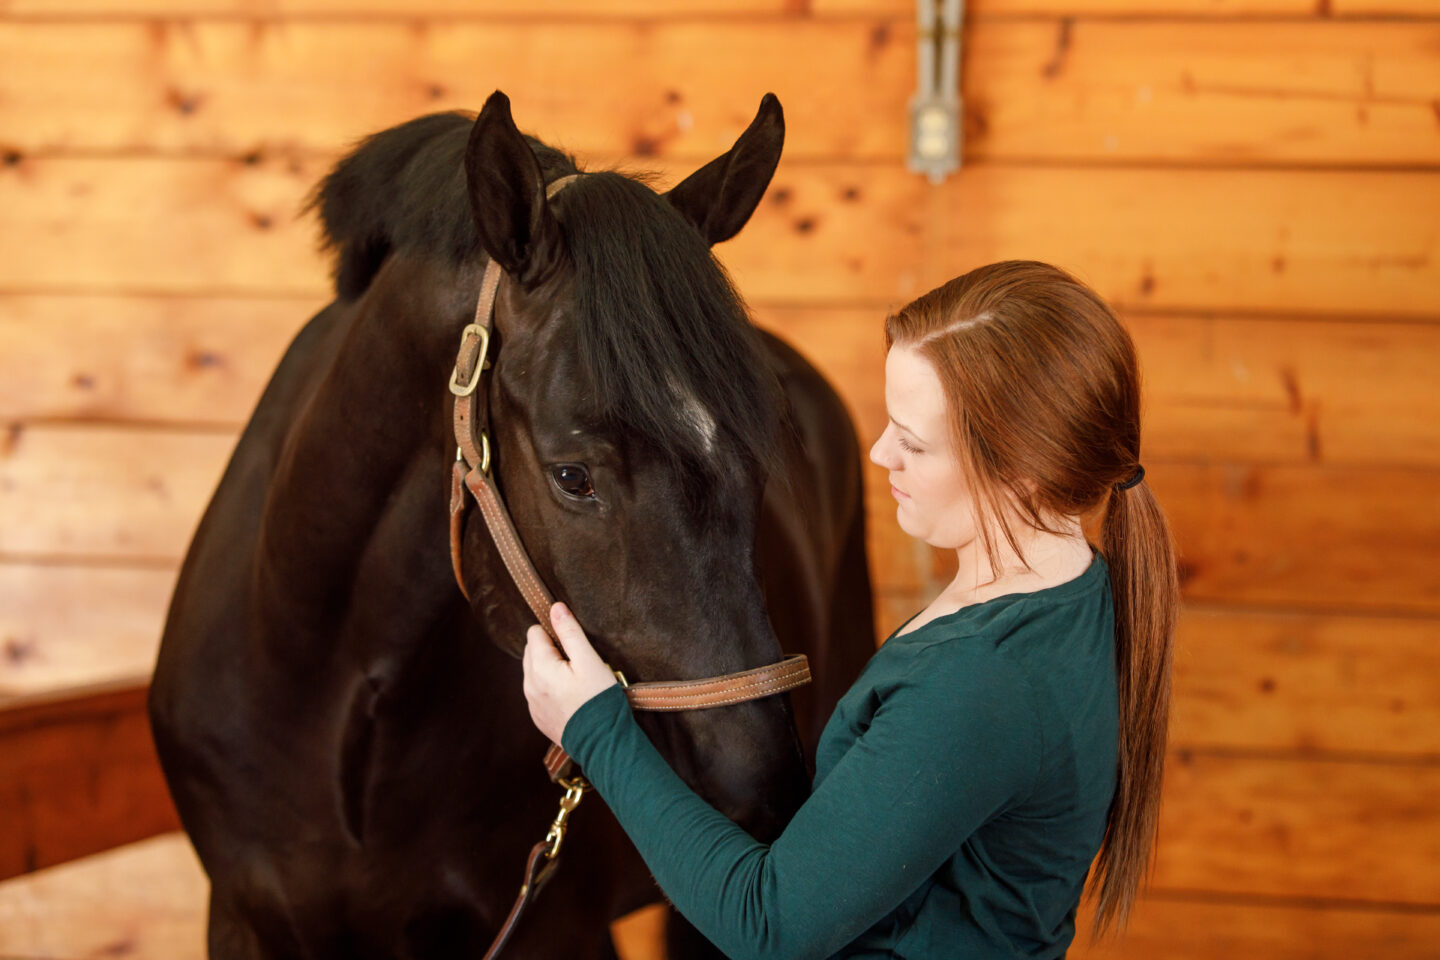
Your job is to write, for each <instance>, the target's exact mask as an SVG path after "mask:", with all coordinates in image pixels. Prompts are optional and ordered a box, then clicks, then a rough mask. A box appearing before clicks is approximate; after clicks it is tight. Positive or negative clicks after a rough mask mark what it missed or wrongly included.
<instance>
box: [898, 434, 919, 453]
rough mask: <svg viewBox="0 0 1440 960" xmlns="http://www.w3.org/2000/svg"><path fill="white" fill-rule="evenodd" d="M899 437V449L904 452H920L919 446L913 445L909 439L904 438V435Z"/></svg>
mask: <svg viewBox="0 0 1440 960" xmlns="http://www.w3.org/2000/svg"><path fill="white" fill-rule="evenodd" d="M899 439H900V449H901V450H904V451H905V452H906V453H919V452H920V448H919V447H917V446H915V445H914V444H913V443H911V442H910V441H909V440H906V439H905V438H904V437H900V438H899Z"/></svg>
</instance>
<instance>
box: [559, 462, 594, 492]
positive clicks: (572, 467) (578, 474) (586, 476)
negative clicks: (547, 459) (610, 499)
mask: <svg viewBox="0 0 1440 960" xmlns="http://www.w3.org/2000/svg"><path fill="white" fill-rule="evenodd" d="M550 477H551V479H553V480H554V481H555V485H556V486H557V487H559V488H560V490H561V492H562V493H564V494H565V495H566V496H570V497H574V498H575V499H577V500H594V499H595V485H594V484H592V483H591V482H590V471H588V470H586V469H585V468H584V467H582V466H580V465H579V464H576V463H562V464H559V465H558V466H554V467H551V468H550Z"/></svg>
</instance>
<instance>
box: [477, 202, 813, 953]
mask: <svg viewBox="0 0 1440 960" xmlns="http://www.w3.org/2000/svg"><path fill="white" fill-rule="evenodd" d="M578 178H579V175H578V174H571V175H569V176H565V177H561V178H559V179H558V180H555V181H553V182H552V183H550V184H549V185H548V186H547V187H546V188H545V197H546V199H547V200H548V199H550V198H551V197H554V196H555V194H557V193H559V192H560V191H561V190H562V189H563V188H564V187H565V186H566V185H567V184H569V183H571V182H572V181H574V180H576V179H578ZM501 273H502V271H501V269H500V265H499V264H498V263H496V262H495V260H494V259H493V258H492V259H491V260H490V262H489V263H487V264H486V265H485V276H484V277H483V278H482V279H481V281H480V297H479V302H478V303H477V304H476V305H475V319H474V321H473V322H471V323H469V324H467V325H466V327H465V329H464V330H463V331H462V332H461V334H460V352H459V354H458V355H457V356H456V358H455V372H454V373H452V374H451V375H450V392H451V394H453V395H454V397H455V409H454V416H453V418H452V419H453V423H454V428H455V444H456V450H455V462H454V463H453V464H452V465H451V468H450V565H451V567H452V568H453V570H454V572H455V582H456V583H457V584H458V585H459V586H460V592H461V593H462V594H464V595H465V598H466V599H467V600H468V599H469V598H470V594H469V592H468V591H467V590H466V589H465V577H464V574H463V571H462V569H461V559H462V557H461V541H462V538H463V534H464V527H465V504H466V503H467V500H466V497H465V491H466V490H469V491H470V495H471V497H473V498H474V500H475V502H476V503H478V504H479V505H480V513H481V515H482V516H483V517H484V518H485V525H486V527H488V528H489V531H490V536H491V538H492V539H494V541H495V546H496V548H497V549H498V550H499V552H500V558H501V559H502V560H503V561H504V563H505V568H506V570H507V571H509V573H510V579H511V580H513V581H514V583H515V586H516V588H517V589H518V590H519V591H520V595H521V596H522V597H524V598H525V603H526V605H527V606H529V608H530V612H531V613H533V614H534V615H535V619H536V620H537V621H538V622H539V624H540V625H541V626H542V627H544V628H545V632H546V633H547V634H549V635H550V639H551V640H552V641H555V642H557V644H558V640H559V638H558V637H556V636H555V630H554V628H553V627H552V626H551V625H550V606H551V604H552V603H553V602H554V600H553V597H552V595H551V593H550V591H549V589H547V588H546V586H545V584H544V582H543V581H542V580H541V579H540V576H539V574H537V573H536V572H535V566H534V564H533V563H531V562H530V556H529V554H527V553H526V552H525V545H524V544H523V543H522V542H521V541H520V535H519V534H518V533H517V532H516V531H515V524H514V522H513V521H512V520H511V519H510V512H509V511H508V510H507V509H506V508H505V501H504V500H503V499H501V497H500V490H499V488H498V487H497V486H496V485H495V478H494V475H493V473H492V470H491V468H492V466H493V464H492V462H491V446H490V433H489V409H488V394H487V391H486V389H485V387H486V384H485V370H487V369H489V367H490V362H489V361H488V360H487V359H486V354H487V353H488V352H489V350H490V323H491V319H492V318H493V315H494V311H495V295H496V293H497V292H498V291H499V289H500V275H501ZM477 425H478V426H479V427H480V430H479V432H478V434H477V433H476V429H475V428H476V426H477ZM477 437H478V442H477ZM615 676H616V678H617V679H618V680H619V681H620V684H621V686H623V687H624V688H625V695H626V698H627V699H628V700H629V701H630V706H631V708H632V709H635V710H661V711H672V710H701V709H705V708H707V707H721V706H725V705H727V704H732V703H743V702H745V701H747V700H758V699H760V698H762V697H768V696H772V695H774V694H777V693H784V692H785V691H787V690H793V689H794V688H796V687H799V686H801V685H803V684H806V683H809V682H810V664H809V661H808V660H806V658H805V657H804V655H796V656H788V657H785V658H784V659H782V660H781V661H780V662H779V663H772V664H770V665H769V666H764V667H756V668H754V669H752V670H742V671H740V672H738V673H728V674H724V675H723V676H718V677H706V678H704V679H699V680H679V681H669V682H657V681H651V682H643V683H627V682H626V680H625V677H624V675H623V674H621V673H619V671H616V674H615ZM573 766H574V764H573V762H572V761H571V759H570V757H569V756H568V755H566V753H565V751H564V750H563V749H561V748H560V746H559V745H557V744H553V743H552V744H551V745H550V749H549V750H547V751H546V753H545V770H546V772H548V773H549V774H550V779H551V780H552V781H554V782H556V783H558V784H559V785H560V786H562V787H564V788H565V795H564V797H562V798H561V800H560V811H559V813H557V814H556V816H555V820H554V822H553V823H552V824H551V825H550V831H549V832H548V833H547V834H546V835H545V839H544V840H542V841H540V842H539V843H537V844H535V846H534V847H532V848H531V850H530V856H529V859H528V861H527V862H526V865H525V882H524V884H523V885H522V886H521V887H520V895H519V896H518V897H517V898H516V900H515V905H514V906H513V907H511V908H510V914H509V916H507V917H506V918H505V922H504V924H502V925H501V927H500V932H499V933H498V934H497V935H496V937H495V941H494V942H493V943H492V944H491V945H490V949H489V950H488V951H486V953H485V958H484V960H493V958H494V957H496V956H498V955H499V953H500V950H501V949H502V948H503V947H504V946H505V944H506V942H507V941H508V940H509V939H510V935H511V934H512V933H513V932H514V930H515V925H516V923H517V922H518V921H519V919H520V915H521V913H523V912H524V910H525V907H526V905H527V904H528V903H529V902H530V900H531V899H532V898H533V897H534V896H535V894H536V893H538V892H539V890H540V888H541V887H543V886H544V885H545V882H546V881H547V880H549V878H550V875H551V874H552V873H553V872H554V870H555V867H556V866H557V865H558V864H559V862H560V860H559V853H560V845H561V843H562V842H563V841H564V839H565V831H566V827H567V821H568V820H569V817H570V813H571V811H573V810H574V809H575V807H576V806H578V805H579V803H580V800H581V798H582V797H583V796H584V793H585V791H586V790H588V789H589V788H590V785H589V784H588V783H587V782H586V781H585V778H584V777H582V776H580V775H578V774H575V775H573V776H571V775H570V774H571V769H572V767H573Z"/></svg>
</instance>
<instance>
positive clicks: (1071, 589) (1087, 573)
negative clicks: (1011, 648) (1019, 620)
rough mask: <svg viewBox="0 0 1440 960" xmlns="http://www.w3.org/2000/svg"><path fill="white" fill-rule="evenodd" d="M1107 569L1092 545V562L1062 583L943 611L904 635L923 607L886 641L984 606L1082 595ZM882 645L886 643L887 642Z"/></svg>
mask: <svg viewBox="0 0 1440 960" xmlns="http://www.w3.org/2000/svg"><path fill="white" fill-rule="evenodd" d="M1108 571H1109V567H1108V566H1106V564H1105V558H1104V557H1103V556H1101V555H1100V551H1099V550H1096V549H1095V548H1094V547H1091V548H1090V565H1089V566H1087V567H1086V568H1085V569H1084V570H1082V571H1080V573H1079V574H1077V575H1076V576H1074V577H1071V578H1070V579H1069V580H1066V581H1065V582H1063V583H1057V584H1055V585H1054V586H1050V587H1041V588H1040V589H1039V590H1029V591H1019V592H1016V593H1002V594H1001V595H1000V596H998V597H991V598H990V599H988V600H981V601H980V602H979V603H971V604H966V605H965V606H963V607H961V608H960V609H959V610H955V611H952V612H950V613H942V614H941V615H940V616H938V617H936V618H935V619H934V620H931V621H930V622H929V623H927V624H925V625H924V626H922V627H916V628H915V629H914V630H912V631H910V632H909V633H907V634H905V635H903V636H902V635H901V633H900V631H901V630H904V629H905V628H906V627H907V626H909V625H910V621H911V620H914V619H915V618H916V617H918V616H920V614H921V613H924V610H917V611H916V612H915V613H913V614H911V615H910V617H909V618H908V619H907V620H906V621H905V622H904V623H902V624H900V626H898V627H896V628H895V630H894V632H893V633H891V634H890V636H888V637H886V638H885V641H884V642H885V643H889V642H890V641H891V640H897V641H900V642H902V643H903V642H904V641H907V640H909V639H911V638H912V637H918V636H919V635H920V634H922V633H924V632H925V631H926V630H929V629H930V628H931V627H933V626H935V625H936V624H942V623H949V622H952V621H954V620H956V619H959V618H961V617H964V616H967V615H970V614H973V613H974V612H975V611H978V610H982V609H985V608H993V607H995V606H1006V605H1009V604H1011V603H1018V602H1020V601H1023V600H1030V599H1046V600H1067V599H1069V598H1070V597H1071V596H1075V595H1079V594H1081V593H1084V592H1085V591H1086V590H1088V589H1090V588H1091V586H1092V581H1094V580H1095V579H1096V578H1097V577H1100V576H1102V575H1105V574H1108ZM881 645H882V646H883V645H884V644H881Z"/></svg>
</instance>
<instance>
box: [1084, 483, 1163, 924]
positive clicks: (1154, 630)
mask: <svg viewBox="0 0 1440 960" xmlns="http://www.w3.org/2000/svg"><path fill="white" fill-rule="evenodd" d="M1100 540H1101V544H1100V549H1101V552H1102V553H1104V555H1105V562H1106V565H1107V566H1108V567H1109V568H1110V587H1111V593H1112V594H1113V596H1114V600H1115V665H1116V674H1117V678H1118V681H1119V694H1120V748H1119V757H1120V764H1119V780H1118V782H1117V784H1116V788H1115V799H1114V802H1113V804H1112V806H1111V808H1110V819H1109V821H1108V823H1107V824H1106V827H1105V839H1104V842H1103V843H1102V844H1101V846H1100V854H1099V856H1098V857H1097V858H1096V860H1095V869H1094V871H1093V872H1092V873H1091V875H1090V881H1089V884H1088V891H1089V893H1091V894H1095V893H1096V892H1097V891H1098V895H1099V900H1098V904H1097V907H1096V912H1095V929H1094V933H1095V936H1096V937H1099V936H1102V935H1103V934H1104V933H1105V932H1106V930H1107V929H1108V928H1109V927H1110V926H1111V925H1112V924H1114V925H1115V926H1118V927H1120V928H1123V927H1124V926H1125V923H1126V920H1127V919H1128V917H1129V913H1130V907H1131V905H1132V903H1133V902H1134V899H1135V895H1136V893H1137V892H1138V891H1139V889H1140V886H1141V884H1142V883H1143V882H1144V881H1145V880H1146V879H1147V875H1148V874H1149V869H1150V863H1151V853H1152V850H1153V847H1154V842H1155V836H1156V830H1157V828H1158V826H1159V820H1160V787H1161V781H1162V779H1163V774H1164V770H1165V738H1166V736H1165V735H1166V728H1167V727H1168V725H1169V718H1170V665H1171V659H1172V647H1173V640H1174V635H1175V622H1176V619H1177V616H1178V613H1179V608H1180V584H1179V578H1178V576H1177V574H1176V564H1175V545H1174V541H1173V540H1172V538H1171V535H1170V527H1169V524H1168V523H1167V522H1166V520H1165V514H1164V512H1163V511H1162V510H1161V509H1160V504H1159V503H1158V502H1157V501H1156V499H1155V497H1154V496H1153V495H1152V494H1151V492H1150V488H1149V487H1148V486H1147V485H1146V484H1143V483H1142V484H1139V485H1138V486H1136V487H1134V488H1131V489H1118V488H1117V489H1115V490H1114V492H1112V493H1111V495H1110V503H1109V505H1108V508H1107V509H1106V513H1105V519H1104V521H1103V523H1102V525H1101V528H1100Z"/></svg>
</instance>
